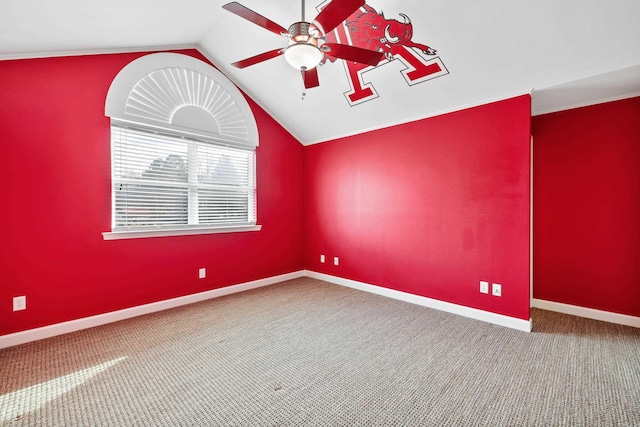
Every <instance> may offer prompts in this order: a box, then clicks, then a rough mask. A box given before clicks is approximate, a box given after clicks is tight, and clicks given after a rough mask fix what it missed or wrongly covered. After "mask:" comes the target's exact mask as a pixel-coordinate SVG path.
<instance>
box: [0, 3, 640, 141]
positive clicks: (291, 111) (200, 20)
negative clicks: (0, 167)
mask: <svg viewBox="0 0 640 427" xmlns="http://www.w3.org/2000/svg"><path fill="white" fill-rule="evenodd" d="M335 1H338V0H335ZM225 3H227V0H181V1H180V2H178V1H175V0H173V1H169V0H112V1H110V2H88V1H86V0H57V1H55V2H45V1H41V0H21V1H14V0H0V11H1V13H0V59H16V58H30V57H43V56H45V57H46V56H59V55H70V54H72V55H74V54H88V53H101V52H125V51H132V50H147V49H153V50H162V49H169V48H177V47H196V48H198V49H199V50H200V51H201V52H202V53H203V54H204V55H205V56H207V57H208V58H209V59H210V60H211V61H212V62H213V63H214V64H215V65H216V66H217V67H218V68H219V69H220V70H221V71H222V72H223V73H225V74H226V75H227V76H228V77H229V78H230V79H231V80H232V81H233V82H235V83H236V84H237V85H238V86H239V87H240V88H241V89H242V90H244V91H245V92H246V93H247V94H248V95H249V96H251V97H252V98H253V99H254V100H255V101H256V102H258V103H259V104H260V105H261V106H262V107H263V108H265V109H266V110H267V111H268V112H269V113H270V114H271V115H272V116H273V117H274V118H275V119H276V120H277V121H278V122H280V123H281V124H282V125H283V126H284V127H285V128H287V129H288V130H289V131H290V132H291V133H292V134H293V135H294V136H295V137H297V138H298V139H299V140H300V141H301V142H302V143H303V144H305V145H307V144H313V143H317V142H322V141H327V140H330V139H335V138H338V137H341V136H346V135H351V134H356V133H360V132H363V131H366V130H371V129H377V128H381V127H385V126H389V125H393V124H398V123H403V122H407V121H411V120H415V119H419V118H424V117H430V116H434V115H437V114H441V113H445V112H449V111H454V110H458V109H462V108H465V107H469V106H474V105H479V104H483V103H487V102H491V101H494V100H498V99H503V98H506V97H510V96H514V95H519V94H523V93H530V92H533V106H534V107H533V109H534V112H536V111H538V112H549V111H556V110H559V109H562V108H569V107H573V106H577V105H586V104H589V103H596V102H601V101H605V100H611V99H614V98H622V97H627V96H635V95H638V94H640V75H639V74H640V68H639V67H640V2H639V1H638V0H617V1H616V2H615V3H612V2H608V1H605V0H563V1H557V0H535V1H526V2H525V1H521V0H488V1H469V0H467V1H459V2H451V1H449V0H429V1H424V0H368V3H367V4H368V5H369V6H371V7H372V8H374V9H375V10H376V11H378V12H380V11H383V12H384V15H385V17H386V19H397V20H400V21H402V20H403V18H402V17H401V16H400V14H404V15H406V16H408V17H409V18H410V19H411V22H412V24H413V38H412V40H413V42H416V43H421V44H424V45H428V46H430V47H432V48H433V49H436V50H437V55H435V56H429V55H425V54H422V53H420V52H419V50H418V49H415V48H409V50H408V53H407V55H413V58H415V59H416V60H419V61H420V60H421V61H422V62H421V63H422V64H423V65H421V66H426V65H424V64H433V62H434V61H435V62H437V63H438V64H439V67H440V68H441V72H439V73H436V74H435V75H437V77H435V78H424V79H422V81H420V80H417V81H412V80H411V79H410V78H408V77H407V76H406V75H405V74H406V72H407V71H410V70H407V65H406V63H407V59H406V58H404V59H403V58H401V57H398V56H396V57H394V58H393V60H390V61H388V60H385V61H383V62H381V63H380V64H379V65H378V66H377V67H371V68H369V69H367V70H366V72H364V73H363V74H362V75H361V76H362V82H361V83H363V84H368V85H371V86H372V90H373V91H374V92H375V93H376V95H375V96H370V97H368V98H367V100H366V102H361V103H359V104H356V105H352V104H353V103H350V102H349V101H348V99H347V96H346V95H345V93H347V92H349V91H350V90H351V88H352V85H353V82H352V81H351V80H350V79H349V78H348V67H347V65H346V63H345V62H344V61H341V60H338V61H336V62H334V63H330V62H328V63H326V64H325V65H323V66H322V67H320V69H319V71H318V74H319V79H320V87H319V88H314V89H309V90H304V89H303V85H302V81H301V77H300V75H299V72H297V71H296V70H294V69H293V68H291V67H290V66H289V65H288V64H287V63H286V62H285V60H284V58H282V57H279V58H275V59H272V60H269V61H267V62H263V63H260V64H257V65H254V66H252V67H249V68H245V69H236V68H234V67H232V66H231V65H230V64H231V63H232V62H235V61H238V60H240V59H244V58H247V57H250V56H253V55H256V54H258V53H261V52H264V51H267V50H272V49H275V48H278V47H284V46H285V45H286V39H284V38H283V37H280V36H278V35H276V34H273V33H270V32H269V31H267V30H265V29H263V28H260V27H258V26H256V25H254V24H252V23H250V22H248V21H245V20H243V19H242V18H239V17H237V16H235V15H233V14H231V13H229V12H227V11H225V10H223V9H222V6H223V5H224V4H225ZM240 3H242V4H243V5H245V6H247V7H249V8H250V9H253V10H254V11H256V12H258V13H260V14H262V15H264V16H266V17H268V18H269V19H271V20H273V21H275V22H277V23H279V24H280V25H282V26H284V27H288V26H289V25H290V24H291V23H293V22H295V21H298V20H300V14H301V10H300V5H301V2H299V1H298V0H277V1H276V0H270V1H267V0H240ZM322 4H323V0H316V1H315V2H314V1H313V0H307V1H306V8H305V9H306V10H305V11H306V17H307V20H309V19H310V18H313V17H314V16H315V15H316V14H317V11H318V7H320V6H321V5H322ZM0 66H2V63H0ZM403 70H404V71H405V74H403ZM432 77H433V76H432ZM576 82H577V83H576ZM572 85H573V86H572ZM567 87H569V89H567ZM571 88H573V89H571ZM609 88H612V89H611V91H610V90H609ZM303 92H306V96H304V97H303V96H302V93H303ZM559 94H562V95H559ZM538 96H540V97H541V98H538ZM538 99H540V101H539V102H538ZM538 104H539V106H538Z"/></svg>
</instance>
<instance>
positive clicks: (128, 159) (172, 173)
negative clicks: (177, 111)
mask: <svg viewBox="0 0 640 427" xmlns="http://www.w3.org/2000/svg"><path fill="white" fill-rule="evenodd" d="M111 144H112V147H111V153H112V162H111V164H112V183H113V191H112V197H113V200H112V222H113V224H112V225H113V230H114V231H126V230H153V229H175V228H189V227H203V226H204V227H225V226H237V225H254V224H255V223H256V181H255V152H254V151H253V150H250V149H240V148H231V147H226V146H222V145H216V144H215V143H210V142H206V141H200V140H194V139H187V138H183V137H177V136H171V135H168V134H161V133H156V132H153V131H149V130H144V129H138V128H130V127H125V126H122V125H120V124H116V123H113V122H112V125H111Z"/></svg>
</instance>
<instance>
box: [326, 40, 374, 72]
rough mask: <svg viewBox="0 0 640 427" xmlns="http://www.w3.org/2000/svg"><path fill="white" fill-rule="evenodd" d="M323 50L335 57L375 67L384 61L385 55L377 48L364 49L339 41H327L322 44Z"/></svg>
mask: <svg viewBox="0 0 640 427" xmlns="http://www.w3.org/2000/svg"><path fill="white" fill-rule="evenodd" d="M322 51H323V52H324V53H325V54H327V55H329V56H333V57H334V58H338V59H344V60H345V61H353V62H359V63H361V64H368V65H371V66H374V67H375V66H376V65H378V63H379V62H380V61H382V57H383V53H382V52H379V51H376V50H368V49H362V48H360V47H355V46H349V45H348V44H339V43H325V44H323V45H322Z"/></svg>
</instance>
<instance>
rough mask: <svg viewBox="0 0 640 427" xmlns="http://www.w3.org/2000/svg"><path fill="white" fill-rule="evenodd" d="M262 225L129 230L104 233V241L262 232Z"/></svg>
mask: <svg viewBox="0 0 640 427" xmlns="http://www.w3.org/2000/svg"><path fill="white" fill-rule="evenodd" d="M261 229H262V225H239V226H233V227H198V228H175V229H162V230H135V231H131V230H127V231H106V232H104V233H102V238H103V239H104V240H122V239H146V238H149V237H170V236H193V235H198V234H218V233H237V232H245V231H260V230H261Z"/></svg>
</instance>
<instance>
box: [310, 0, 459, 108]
mask: <svg viewBox="0 0 640 427" xmlns="http://www.w3.org/2000/svg"><path fill="white" fill-rule="evenodd" d="M326 3H328V1H325V2H324V3H323V4H321V5H320V6H318V10H321V9H322V8H323V6H324V5H325V4H326ZM399 15H400V16H401V17H402V21H399V20H396V19H387V18H385V16H384V14H383V13H382V12H377V11H376V10H375V9H374V8H373V7H371V6H369V5H366V4H365V5H364V6H362V7H361V8H360V9H358V10H356V11H355V12H354V13H353V14H351V16H349V17H348V18H347V19H346V20H345V21H344V23H343V25H339V26H338V27H337V28H336V29H335V30H334V31H332V32H331V33H329V34H327V36H326V41H327V42H331V43H344V44H350V45H352V46H356V47H361V48H364V49H369V50H377V51H382V52H384V58H385V59H383V60H382V61H380V63H379V64H378V65H376V67H380V66H382V65H384V64H387V63H389V62H391V61H393V60H395V59H398V60H400V61H401V62H402V63H403V64H404V65H405V67H406V68H405V69H404V70H402V75H403V76H404V78H405V80H406V82H407V84H409V85H414V84H417V83H422V82H424V81H426V80H431V79H433V78H436V77H440V76H443V75H445V74H448V73H449V72H448V71H447V69H446V67H445V66H444V63H443V62H442V60H441V59H440V57H439V56H438V55H437V51H436V50H435V49H433V48H432V47H429V46H427V45H424V44H420V43H415V42H413V41H412V40H411V39H412V38H413V24H412V23H411V19H410V18H409V17H408V16H407V15H405V14H403V13H400V14H399ZM329 60H330V61H331V62H333V61H335V59H334V58H331V59H329ZM345 66H346V68H347V74H348V78H349V81H350V83H351V90H350V91H348V92H345V97H346V98H347V101H348V102H349V104H350V105H351V106H354V105H358V104H361V103H362V102H365V101H368V100H371V99H374V98H377V97H378V94H377V92H376V91H375V88H374V87H373V85H372V84H371V83H365V82H364V81H363V79H362V74H363V73H365V72H366V71H369V70H371V69H373V68H376V67H371V66H369V65H366V64H360V63H356V62H349V61H345Z"/></svg>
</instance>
